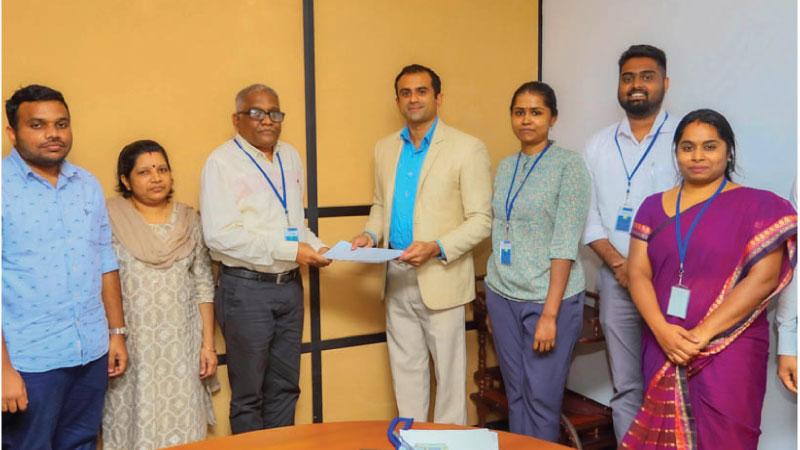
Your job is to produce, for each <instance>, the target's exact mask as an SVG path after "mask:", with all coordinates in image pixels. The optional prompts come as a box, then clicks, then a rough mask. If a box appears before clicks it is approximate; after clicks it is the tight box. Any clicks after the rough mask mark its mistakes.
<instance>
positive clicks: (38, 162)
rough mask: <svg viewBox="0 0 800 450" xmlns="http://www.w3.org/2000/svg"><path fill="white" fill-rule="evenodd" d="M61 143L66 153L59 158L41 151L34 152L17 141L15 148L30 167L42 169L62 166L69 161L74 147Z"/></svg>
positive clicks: (59, 155)
mask: <svg viewBox="0 0 800 450" xmlns="http://www.w3.org/2000/svg"><path fill="white" fill-rule="evenodd" d="M61 143H62V144H64V151H63V152H62V153H60V154H58V155H57V156H56V155H53V154H47V153H43V152H40V151H32V150H31V149H30V148H28V146H27V145H25V144H24V143H22V142H19V141H17V145H16V146H15V148H16V149H17V152H18V153H19V156H20V157H21V158H22V159H23V160H25V162H27V163H28V164H29V165H31V166H34V167H41V168H51V167H58V166H60V165H61V163H63V162H64V160H65V159H67V155H68V154H69V151H70V150H71V147H72V146H71V145H70V144H69V143H65V142H63V141H61Z"/></svg>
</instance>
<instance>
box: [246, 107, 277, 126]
mask: <svg viewBox="0 0 800 450" xmlns="http://www.w3.org/2000/svg"><path fill="white" fill-rule="evenodd" d="M236 114H247V117H249V118H251V119H253V120H257V121H259V122H261V121H262V120H264V118H265V117H267V116H269V120H271V121H273V122H275V123H281V122H283V119H284V117H286V113H285V112H282V111H264V110H263V109H261V108H250V109H247V110H245V111H237V112H236Z"/></svg>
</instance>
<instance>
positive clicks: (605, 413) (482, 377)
mask: <svg viewBox="0 0 800 450" xmlns="http://www.w3.org/2000/svg"><path fill="white" fill-rule="evenodd" d="M481 280H482V277H479V278H478V279H477V281H479V282H478V283H477V284H478V295H477V298H476V300H475V301H474V302H473V303H472V305H473V318H474V320H475V324H476V327H477V330H478V370H477V371H475V374H474V378H475V382H476V384H477V385H478V392H475V393H473V394H470V398H471V399H472V401H473V402H475V405H476V406H477V408H478V425H479V426H482V427H483V426H486V422H487V418H488V416H489V414H494V415H496V416H497V417H498V418H500V419H506V418H508V400H507V399H506V394H505V388H504V387H503V377H502V375H501V373H500V368H499V367H497V366H494V367H487V366H486V348H487V345H490V344H489V343H490V342H491V335H490V332H489V329H488V327H487V321H486V319H487V314H488V313H487V310H486V293H485V292H484V291H483V283H482V282H480V281H481ZM586 296H587V297H588V298H591V299H593V300H594V304H593V305H589V304H586V305H584V310H583V321H584V326H583V332H582V334H581V337H580V338H579V339H578V345H582V344H583V345H585V344H590V343H595V342H603V341H604V340H605V338H604V337H603V332H602V329H601V328H600V317H599V305H600V304H599V302H600V298H599V297H598V296H597V294H595V293H592V292H587V294H586ZM560 442H561V443H562V444H564V445H568V446H570V447H573V448H578V449H585V450H600V449H615V448H617V443H616V439H615V437H614V426H613V422H612V419H611V409H610V408H609V407H607V406H605V405H602V404H600V403H598V402H596V401H594V400H592V399H590V398H588V397H584V396H583V395H581V394H578V393H577V392H574V391H571V390H569V389H565V390H564V402H563V405H562V408H561V440H560Z"/></svg>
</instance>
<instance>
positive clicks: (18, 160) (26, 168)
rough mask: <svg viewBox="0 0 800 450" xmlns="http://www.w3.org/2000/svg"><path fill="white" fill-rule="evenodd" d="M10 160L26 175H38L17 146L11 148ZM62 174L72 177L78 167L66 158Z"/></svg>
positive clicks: (61, 170) (60, 172)
mask: <svg viewBox="0 0 800 450" xmlns="http://www.w3.org/2000/svg"><path fill="white" fill-rule="evenodd" d="M8 160H9V161H10V162H11V163H13V164H14V166H15V167H16V168H17V170H18V171H19V172H20V173H21V174H22V175H24V176H26V177H28V176H38V175H36V172H34V171H33V169H31V166H30V165H28V163H27V162H26V161H25V160H24V159H22V156H20V154H19V152H18V151H17V149H16V148H12V149H11V153H10V154H9V155H8ZM59 174H60V176H63V177H64V178H67V179H70V178H72V177H74V176H75V175H77V174H78V168H77V167H75V165H73V164H72V163H71V162H69V161H67V160H66V159H65V160H64V161H63V162H62V163H61V169H60V171H59Z"/></svg>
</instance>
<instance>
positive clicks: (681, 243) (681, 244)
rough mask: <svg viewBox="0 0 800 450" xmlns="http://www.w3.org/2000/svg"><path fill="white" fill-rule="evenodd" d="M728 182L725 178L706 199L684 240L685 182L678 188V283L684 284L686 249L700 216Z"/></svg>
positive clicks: (676, 224) (676, 213)
mask: <svg viewBox="0 0 800 450" xmlns="http://www.w3.org/2000/svg"><path fill="white" fill-rule="evenodd" d="M726 184H728V179H727V178H723V179H722V183H720V185H719V187H718V188H717V191H716V192H714V195H712V196H711V198H709V199H708V200H706V201H705V203H704V204H703V207H702V208H700V212H698V213H697V216H695V218H694V220H692V224H691V225H689V231H688V232H687V233H686V240H683V237H682V235H681V193H682V192H683V183H681V187H680V189H679V190H678V198H677V200H675V237H676V239H677V240H678V258H679V259H680V268H679V270H678V284H679V285H682V284H683V263H684V261H686V251H687V250H689V239H691V237H692V233H693V232H694V229H695V227H696V226H697V223H698V222H700V216H702V215H703V213H705V212H706V209H708V207H709V206H710V205H711V202H713V201H714V199H715V198H717V196H718V195H719V193H720V192H722V190H723V189H725V185H726Z"/></svg>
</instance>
